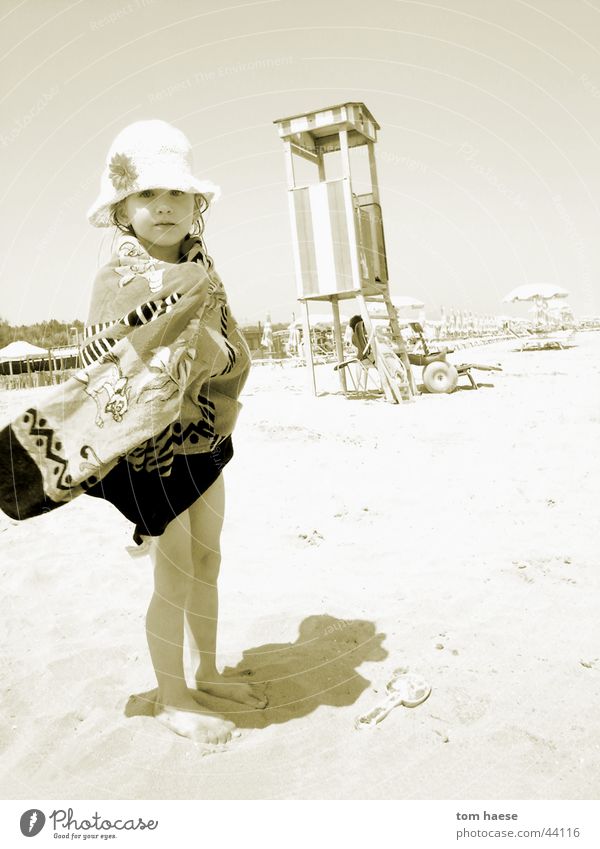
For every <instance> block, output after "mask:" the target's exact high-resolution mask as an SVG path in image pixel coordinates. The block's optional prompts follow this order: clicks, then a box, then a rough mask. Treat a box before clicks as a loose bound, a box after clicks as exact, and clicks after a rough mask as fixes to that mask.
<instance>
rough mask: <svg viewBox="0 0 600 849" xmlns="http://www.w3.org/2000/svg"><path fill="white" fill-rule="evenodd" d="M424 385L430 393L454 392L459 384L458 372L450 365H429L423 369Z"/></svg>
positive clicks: (438, 363) (436, 363)
mask: <svg viewBox="0 0 600 849" xmlns="http://www.w3.org/2000/svg"><path fill="white" fill-rule="evenodd" d="M423 383H424V384H425V389H426V390H427V391H428V392H452V391H453V390H454V389H456V384H457V383H458V372H457V371H456V369H455V368H454V366H453V365H451V364H450V363H443V362H435V363H429V365H428V366H425V368H424V369H423Z"/></svg>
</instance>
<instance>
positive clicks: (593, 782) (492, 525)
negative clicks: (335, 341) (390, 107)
mask: <svg viewBox="0 0 600 849" xmlns="http://www.w3.org/2000/svg"><path fill="white" fill-rule="evenodd" d="M515 347H516V344H515V343H514V342H512V343H511V342H504V343H500V344H497V345H492V346H485V347H482V348H474V349H472V350H468V351H461V352H460V353H458V354H456V355H455V356H454V359H455V361H459V362H461V361H468V360H471V361H475V362H477V361H480V362H488V363H494V362H498V361H500V362H502V364H503V367H504V371H503V372H502V373H501V374H495V373H487V372H486V373H479V376H480V377H481V378H482V379H483V380H485V381H487V382H489V383H493V384H494V385H493V386H489V387H484V388H482V389H481V390H479V391H472V390H469V389H467V388H465V389H464V390H460V391H457V392H455V393H454V394H452V395H435V396H434V395H425V396H421V397H419V398H418V399H417V400H416V401H415V402H414V403H412V404H404V405H401V406H393V405H389V404H387V403H385V401H383V400H382V399H372V398H370V399H352V400H350V399H347V398H344V397H342V396H340V395H339V394H337V393H336V382H335V380H336V379H335V376H334V375H333V373H332V369H331V366H320V367H319V369H318V376H317V380H318V383H319V385H320V387H321V388H322V389H323V390H324V394H322V395H321V397H318V398H314V397H312V396H311V395H310V394H307V392H306V390H305V384H306V372H305V370H304V369H301V368H293V367H291V366H286V367H280V366H278V365H265V366H257V367H255V369H254V370H253V374H252V377H251V379H250V381H249V384H248V387H247V390H246V392H245V394H244V398H243V401H244V410H243V412H242V415H241V418H240V421H239V425H238V428H237V431H236V436H235V446H236V457H235V459H234V461H233V462H232V463H231V464H230V466H229V467H228V468H227V470H226V484H227V491H228V503H227V516H226V523H225V528H224V533H223V567H222V575H221V580H220V588H221V618H220V651H219V657H220V661H221V663H222V664H223V665H225V666H226V667H228V668H229V669H232V670H233V669H235V670H243V671H244V672H246V674H247V675H248V679H249V680H256V681H265V682H267V683H266V688H267V693H268V696H269V700H270V702H269V707H268V708H267V709H266V710H265V711H262V712H253V711H250V712H248V711H244V710H243V709H242V708H240V707H239V706H236V705H234V704H232V703H230V702H223V701H221V702H218V701H217V700H215V703H216V705H218V706H219V707H220V708H222V709H223V711H222V712H224V713H225V714H226V715H228V716H229V718H231V719H234V720H235V721H236V722H237V723H238V725H239V726H240V728H241V729H242V735H241V737H240V738H239V739H238V740H236V741H234V742H233V743H231V744H229V745H228V746H227V747H226V750H225V751H222V752H216V753H212V754H208V755H207V754H205V753H204V752H203V751H202V749H201V748H199V747H197V746H195V745H193V744H192V743H191V742H190V741H189V740H186V739H184V738H181V737H177V736H175V735H174V734H172V733H171V732H169V731H168V730H167V729H166V728H164V727H162V726H160V725H159V724H158V723H157V722H156V721H155V720H153V719H152V718H151V717H149V716H147V715H144V713H145V710H144V703H143V701H140V700H139V699H135V698H134V699H131V698H130V697H131V696H132V695H133V694H139V693H143V692H144V691H147V690H149V689H150V688H151V687H152V686H154V683H155V682H154V679H153V674H152V669H151V666H150V662H149V658H148V655H147V648H146V644H145V634H144V615H145V607H146V603H147V600H148V599H149V597H150V594H151V589H152V580H151V569H150V562H149V560H148V559H147V558H143V559H138V560H133V559H131V558H130V557H129V555H128V554H127V552H126V550H125V546H126V545H127V544H129V542H130V531H131V529H130V526H129V524H128V523H127V521H126V520H124V519H122V518H121V517H120V515H119V514H118V513H117V512H116V511H115V510H114V508H112V507H111V506H110V505H108V504H104V503H101V502H98V501H97V500H95V499H91V498H87V497H82V498H79V499H77V500H76V501H75V502H73V503H72V504H70V505H68V506H65V507H62V508H60V509H59V510H57V511H54V513H52V514H49V515H45V516H43V517H40V518H38V519H35V520H30V521H27V522H24V523H16V522H13V521H11V520H9V519H8V518H7V517H5V516H3V515H2V516H0V540H1V543H2V567H1V572H2V586H3V591H4V592H3V595H4V599H5V601H4V615H3V617H2V625H1V626H0V627H1V631H0V634H1V639H2V647H3V652H2V655H3V660H2V672H3V689H2V708H1V712H0V740H1V744H2V756H1V764H0V773H1V788H0V789H1V793H2V797H3V798H6V799H30V798H40V799H44V798H47V799H57V798H66V799H70V800H75V799H103V798H106V799H255V798H261V799H262V798H265V799H284V798H301V799H592V798H597V797H598V793H599V791H600V779H599V776H600V727H599V723H598V704H600V630H599V628H598V602H597V598H598V590H599V584H600V568H599V563H598V560H599V555H598V551H599V545H598V543H599V540H600V533H599V530H600V529H599V524H600V520H599V513H598V508H597V504H598V502H599V500H600V491H599V490H600V485H599V482H600V469H599V459H598V442H599V437H600V403H599V398H600V333H596V334H593V333H590V334H580V335H579V336H578V338H577V346H576V347H573V348H571V349H568V350H558V351H539V352H522V353H518V352H516V351H515V350H514V349H515ZM31 398H32V393H30V392H27V391H25V392H12V393H8V392H3V393H1V395H0V402H1V405H2V422H5V421H7V420H8V418H9V417H10V416H11V415H12V414H16V413H17V412H18V411H19V410H20V409H21V408H22V407H24V406H25V404H26V403H28V401H30V400H31ZM398 667H408V668H409V670H411V672H414V673H415V674H418V675H420V676H424V677H425V678H426V679H427V680H428V681H429V683H430V684H431V686H432V693H431V696H430V697H429V699H428V700H427V701H426V702H424V703H423V704H422V705H420V706H419V707H416V708H413V709H408V708H404V707H398V708H396V709H394V710H393V711H392V712H391V713H390V714H389V716H388V717H387V718H386V719H385V720H384V721H383V722H382V723H381V724H380V725H378V726H377V727H376V728H374V729H367V730H356V729H355V727H354V723H355V719H356V717H357V716H359V715H360V714H361V713H364V712H365V711H367V710H369V709H370V708H372V707H374V706H375V705H376V704H377V703H378V702H379V701H381V700H382V699H383V698H384V696H385V685H386V682H387V681H388V680H389V679H390V677H391V675H392V673H393V671H394V670H395V669H396V668H398Z"/></svg>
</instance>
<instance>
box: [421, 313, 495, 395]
mask: <svg viewBox="0 0 600 849" xmlns="http://www.w3.org/2000/svg"><path fill="white" fill-rule="evenodd" d="M409 326H410V328H411V330H412V331H413V332H414V333H415V334H416V335H417V337H418V344H419V345H420V346H421V348H422V351H421V352H418V351H412V352H409V354H408V359H409V362H410V364H411V365H414V366H421V367H422V368H423V385H424V386H425V389H426V390H427V391H428V392H433V393H440V392H446V393H449V392H453V391H454V390H455V389H456V386H457V384H458V381H459V379H460V378H461V377H466V378H467V379H468V380H469V382H470V384H471V386H472V388H473V389H479V384H478V383H477V381H476V380H475V378H474V377H473V375H472V374H471V370H472V369H479V370H481V371H502V367H501V366H499V365H496V366H490V365H482V364H478V363H461V364H460V365H454V364H453V363H449V362H448V360H447V356H448V354H452V353H453V352H454V349H453V348H442V350H441V351H431V350H430V348H429V345H428V344H427V340H426V339H425V336H424V334H423V327H422V326H421V323H420V322H418V321H411V322H409Z"/></svg>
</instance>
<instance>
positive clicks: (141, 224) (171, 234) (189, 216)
mask: <svg viewBox="0 0 600 849" xmlns="http://www.w3.org/2000/svg"><path fill="white" fill-rule="evenodd" d="M123 212H124V213H125V214H124V216H122V217H123V218H125V219H126V220H127V222H128V223H129V224H130V225H131V226H132V227H133V231H134V233H135V235H136V236H137V238H138V240H139V241H140V242H141V244H142V245H143V246H144V247H145V248H146V250H147V251H148V253H149V254H150V255H151V256H154V257H156V259H162V260H165V261H166V262H177V260H178V259H179V248H180V246H181V243H182V242H183V240H184V239H185V237H186V236H187V235H188V233H189V231H190V229H191V227H192V224H193V222H194V195H192V194H186V192H180V191H177V190H175V189H146V190H145V191H143V192H136V193H135V194H133V195H129V197H127V198H125V200H124V202H123Z"/></svg>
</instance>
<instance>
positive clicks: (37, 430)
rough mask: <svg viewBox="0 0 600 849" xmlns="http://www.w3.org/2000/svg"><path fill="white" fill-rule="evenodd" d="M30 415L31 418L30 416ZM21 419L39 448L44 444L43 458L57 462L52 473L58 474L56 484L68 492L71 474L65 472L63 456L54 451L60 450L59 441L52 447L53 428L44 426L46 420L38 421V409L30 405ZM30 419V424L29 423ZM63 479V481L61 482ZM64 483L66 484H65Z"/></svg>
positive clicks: (65, 463) (65, 464)
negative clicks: (27, 426) (27, 425)
mask: <svg viewBox="0 0 600 849" xmlns="http://www.w3.org/2000/svg"><path fill="white" fill-rule="evenodd" d="M30 416H31V420H30V418H29V417H30ZM23 421H24V422H25V424H29V425H30V426H29V435H30V436H35V437H36V445H37V447H38V448H41V447H42V446H43V445H44V441H45V443H46V445H45V459H46V460H52V462H53V463H57V464H58V468H56V469H53V474H55V475H58V481H57V484H56V486H57V487H58V489H62V490H64V491H65V492H68V491H69V490H70V489H71V486H70V484H71V482H72V478H71V475H67V474H65V472H66V471H67V465H68V463H67V461H66V460H65V459H64V457H61V456H60V455H59V454H56V453H55V451H60V449H61V447H62V446H61V443H60V442H57V443H56V445H54V447H53V446H52V440H53V438H54V430H53V429H52V428H50V427H46V420H45V419H39V421H38V411H37V410H36V409H35V408H34V407H30V408H29V410H27V412H26V413H25V415H24V416H23ZM30 421H31V424H30ZM63 481H64V483H63ZM65 484H66V485H65Z"/></svg>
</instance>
